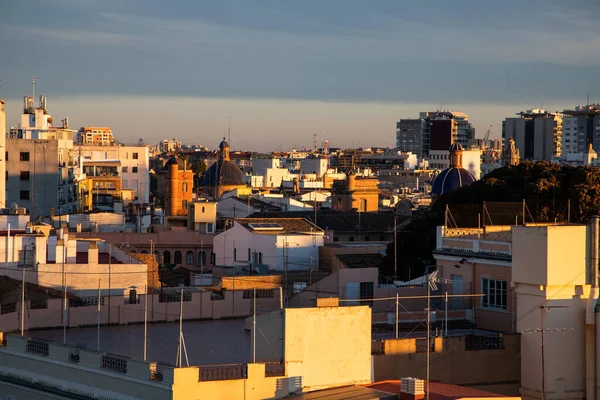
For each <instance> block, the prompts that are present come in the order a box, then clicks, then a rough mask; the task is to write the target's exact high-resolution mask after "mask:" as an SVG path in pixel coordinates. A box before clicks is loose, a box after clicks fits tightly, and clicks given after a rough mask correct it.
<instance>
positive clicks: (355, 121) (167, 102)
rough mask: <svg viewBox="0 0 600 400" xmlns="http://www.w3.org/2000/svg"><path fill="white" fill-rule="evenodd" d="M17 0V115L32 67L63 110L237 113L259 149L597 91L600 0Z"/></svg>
mask: <svg viewBox="0 0 600 400" xmlns="http://www.w3.org/2000/svg"><path fill="white" fill-rule="evenodd" d="M7 3H8V4H4V5H3V9H2V12H1V13H0V24H1V25H2V27H3V28H4V29H3V33H2V36H1V37H0V51H1V54H2V56H1V57H0V79H1V80H2V81H3V82H2V86H0V96H2V97H3V98H5V99H7V100H9V103H8V105H7V109H8V112H9V116H8V119H9V121H8V122H9V124H10V125H15V124H16V123H17V120H18V114H19V112H20V111H19V108H20V104H21V98H22V96H23V95H24V94H26V93H29V92H30V91H31V87H30V81H31V77H32V76H34V75H35V76H37V77H38V93H43V94H45V95H46V96H48V103H49V106H50V108H51V112H52V114H53V115H54V116H55V117H56V118H55V119H56V120H59V119H61V118H63V117H64V115H67V114H68V115H69V117H70V120H71V121H72V124H74V125H108V126H111V127H112V128H113V131H114V132H115V134H116V135H117V137H118V138H119V139H120V140H122V141H135V140H137V138H138V137H143V138H144V139H145V140H147V141H148V142H155V141H157V140H158V139H159V138H161V137H164V136H166V137H178V138H180V139H181V140H183V141H185V142H195V143H200V144H205V145H209V146H211V147H215V146H216V144H217V143H218V138H219V137H220V136H222V134H223V130H224V129H225V128H226V126H227V121H228V116H231V117H232V131H233V132H234V133H233V134H232V141H233V142H234V143H232V144H238V147H246V148H253V149H255V150H263V149H264V148H267V149H269V148H274V149H275V148H276V149H279V148H280V147H281V148H289V147H290V146H295V145H300V146H302V145H311V143H312V137H311V136H312V133H317V134H319V136H320V140H323V139H325V138H328V139H329V140H330V141H331V142H332V143H335V144H336V145H339V146H351V145H368V144H373V145H392V144H393V143H394V121H395V120H397V119H398V118H401V117H411V116H416V115H417V113H418V111H419V110H425V109H434V108H436V107H439V106H440V105H443V107H444V108H448V109H455V110H461V111H465V112H467V113H468V114H469V115H470V117H471V119H472V120H473V121H474V123H475V124H476V126H477V128H478V134H479V135H482V134H483V133H484V131H485V130H486V129H487V126H488V125H490V124H492V125H493V126H494V127H495V129H493V131H494V134H495V135H499V133H500V123H501V120H502V119H503V118H504V117H506V116H511V115H513V114H514V113H516V112H517V111H519V110H521V109H524V108H532V107H536V106H539V105H540V103H543V105H544V108H550V109H563V108H568V107H572V106H574V105H575V104H578V103H583V102H585V96H586V93H588V92H589V93H590V94H591V98H592V100H594V99H595V96H598V95H600V90H598V86H600V83H598V79H597V78H596V75H597V74H595V72H596V71H597V70H598V66H599V65H600V35H599V34H600V26H599V25H598V24H597V23H596V21H597V20H598V18H599V17H600V3H599V2H597V1H596V0H570V1H568V2H565V1H555V0H520V1H519V0H504V1H496V2H489V1H480V0H454V1H448V0H436V1H428V2H420V1H418V2H417V1H402V0H377V1H356V0H329V1H323V0H319V1H313V0H304V1H277V0H272V1H266V0H263V1H259V0H256V1H249V0H220V1H198V0H183V1H171V2H165V1H162V0H139V1H136V0H102V1H96V0H53V1H42V0H37V1H34V0H21V1H13V2H7ZM542 98H543V99H542ZM236 135H237V136H236ZM234 138H235V139H236V140H235V141H234V140H233V139H234ZM234 148H235V146H234Z"/></svg>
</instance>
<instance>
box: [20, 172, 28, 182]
mask: <svg viewBox="0 0 600 400" xmlns="http://www.w3.org/2000/svg"><path fill="white" fill-rule="evenodd" d="M21 180H22V181H28V180H29V171H21Z"/></svg>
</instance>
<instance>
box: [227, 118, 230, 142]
mask: <svg viewBox="0 0 600 400" xmlns="http://www.w3.org/2000/svg"><path fill="white" fill-rule="evenodd" d="M227 118H228V119H229V120H228V122H227V141H228V142H229V145H230V146H231V117H227Z"/></svg>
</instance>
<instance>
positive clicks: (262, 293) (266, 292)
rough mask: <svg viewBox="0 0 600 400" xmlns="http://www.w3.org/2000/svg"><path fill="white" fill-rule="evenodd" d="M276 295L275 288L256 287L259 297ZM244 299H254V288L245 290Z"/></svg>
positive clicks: (268, 297) (269, 297)
mask: <svg viewBox="0 0 600 400" xmlns="http://www.w3.org/2000/svg"><path fill="white" fill-rule="evenodd" d="M273 297H275V296H274V295H273V289H256V298H257V299H272V298H273ZM243 298H244V299H253V298H254V289H251V290H244V293H243Z"/></svg>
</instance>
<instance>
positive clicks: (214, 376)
mask: <svg viewBox="0 0 600 400" xmlns="http://www.w3.org/2000/svg"><path fill="white" fill-rule="evenodd" d="M247 378H248V365H247V364H229V365H209V366H204V367H202V366H201V367H200V376H199V380H200V381H201V382H207V381H227V380H233V379H247Z"/></svg>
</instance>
